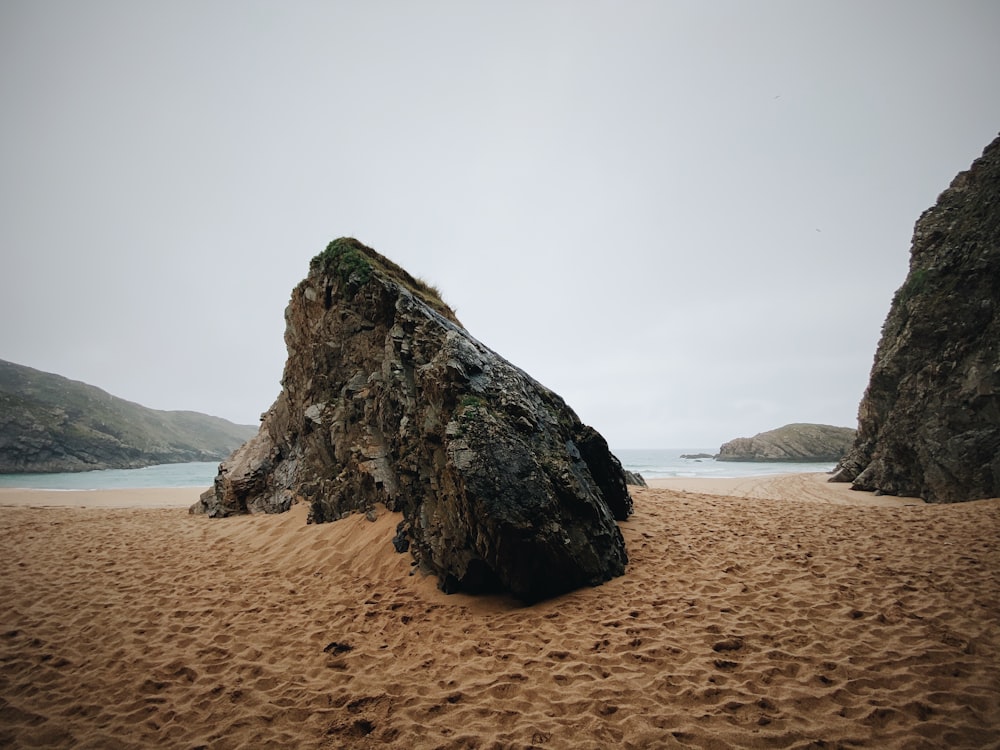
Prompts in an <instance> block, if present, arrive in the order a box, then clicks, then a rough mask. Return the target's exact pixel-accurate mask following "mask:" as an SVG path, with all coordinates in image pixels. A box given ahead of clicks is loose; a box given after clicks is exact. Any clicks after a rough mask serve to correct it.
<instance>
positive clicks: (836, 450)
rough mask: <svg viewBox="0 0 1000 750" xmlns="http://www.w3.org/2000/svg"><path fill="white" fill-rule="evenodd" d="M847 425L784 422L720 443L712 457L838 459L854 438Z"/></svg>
mask: <svg viewBox="0 0 1000 750" xmlns="http://www.w3.org/2000/svg"><path fill="white" fill-rule="evenodd" d="M854 435H855V431H854V430H853V429H852V428H850V427H833V426H831V425H826V424H788V425H785V426H784V427H779V428H778V429H776V430H770V431H768V432H761V433H759V434H757V435H754V436H753V437H752V438H736V439H735V440H730V441H729V442H728V443H723V445H722V447H721V448H719V454H718V455H717V456H716V457H715V460H716V461H789V462H792V461H801V462H816V463H821V462H824V461H830V462H833V461H839V460H840V459H841V458H843V456H844V454H845V453H846V452H847V449H848V448H850V447H851V443H852V442H853V441H854Z"/></svg>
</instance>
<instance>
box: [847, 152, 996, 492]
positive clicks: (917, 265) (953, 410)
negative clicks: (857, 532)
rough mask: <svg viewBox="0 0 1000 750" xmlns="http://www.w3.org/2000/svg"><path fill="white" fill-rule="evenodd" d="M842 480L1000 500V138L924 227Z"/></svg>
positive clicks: (916, 234) (917, 231) (885, 333)
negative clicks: (998, 498)
mask: <svg viewBox="0 0 1000 750" xmlns="http://www.w3.org/2000/svg"><path fill="white" fill-rule="evenodd" d="M835 480H837V481H847V482H852V483H853V486H854V488H855V489H860V490H873V491H878V492H883V493H886V494H891V495H904V496H911V497H922V498H924V499H925V500H928V501H930V502H959V501H963V500H975V499H978V498H986V497H996V496H1000V138H997V139H996V140H994V141H993V143H991V144H990V145H989V146H987V147H986V149H985V150H984V151H983V155H982V156H981V157H980V158H979V159H977V160H976V161H975V162H974V163H973V164H972V166H971V168H970V169H969V170H968V171H967V172H962V173H960V174H959V175H958V176H957V177H955V179H954V180H953V181H952V183H951V185H950V187H948V189H947V190H945V191H944V192H943V193H942V194H941V195H940V196H939V197H938V200H937V204H936V205H935V206H933V207H932V208H930V209H928V210H927V211H925V212H924V213H923V215H922V216H921V217H920V219H919V220H918V221H917V223H916V226H915V228H914V231H913V244H912V246H911V250H910V270H909V273H908V274H907V277H906V281H905V282H903V286H902V287H900V289H899V291H897V292H896V295H895V297H894V298H893V301H892V306H891V308H890V309H889V315H888V317H887V318H886V320H885V324H884V325H883V327H882V338H881V340H880V342H879V344H878V349H877V351H876V353H875V362H874V365H873V366H872V371H871V378H870V380H869V383H868V388H867V390H866V391H865V394H864V397H863V398H862V400H861V405H860V407H859V409H858V436H857V440H856V442H855V443H854V445H853V447H852V448H851V450H850V452H849V453H848V455H847V456H845V458H844V460H843V461H842V462H841V465H840V471H839V472H838V474H837V475H836V476H835Z"/></svg>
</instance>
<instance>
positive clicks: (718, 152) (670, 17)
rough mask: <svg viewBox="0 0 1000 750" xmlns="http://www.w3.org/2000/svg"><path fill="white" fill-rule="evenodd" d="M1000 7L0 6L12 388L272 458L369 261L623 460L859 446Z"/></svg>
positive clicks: (2, 336) (962, 141) (698, 2)
mask: <svg viewBox="0 0 1000 750" xmlns="http://www.w3.org/2000/svg"><path fill="white" fill-rule="evenodd" d="M998 33H1000V4H998V3H997V2H996V0H982V1H981V2H940V1H935V2H914V1H913V0H900V1H898V2H872V1H870V0H865V1H864V2H845V1H844V0H836V1H831V2H803V1H801V0H789V1H787V2H749V1H740V2H707V1H704V0H691V1H690V2H670V1H668V0H657V1H655V2H581V1H579V0H573V1H572V2H545V1H544V0H532V1H530V2H503V3H498V2H489V3H487V2H468V1H466V0H462V1H456V2H409V1H407V2H339V3H338V2H329V1H327V2H277V1H276V0H275V1H272V2H253V1H252V0H240V1H238V2H236V1H234V2H211V1H209V2H205V1H202V0H198V2H183V1H181V2H179V1H178V0H171V1H170V2H152V1H145V2H143V1H139V0H122V1H121V2H106V1H103V0H89V1H88V2H77V1H76V0H67V1H66V2H46V1H44V0H24V1H23V2H22V1H19V0H2V2H0V107H2V113H3V116H2V119H0V128H2V136H3V137H2V140H0V159H2V163H0V251H2V253H3V255H2V258H3V271H2V274H0V315H2V328H0V359H6V360H11V361H14V362H17V363H20V364H24V365H29V366H31V367H35V368H38V369H42V370H46V371H49V372H56V373H59V374H61V375H65V376H67V377H71V378H74V379H78V380H83V381H86V382H89V383H92V384H94V385H97V386H99V387H101V388H104V389H105V390H107V391H110V392H111V393H113V394H115V395H118V396H121V397H123V398H127V399H130V400H133V401H137V402H139V403H142V404H145V405H147V406H151V407H154V408H158V409H194V410H198V411H203V412H207V413H210V414H215V415H220V416H223V417H226V418H228V419H231V420H234V421H237V422H244V423H255V422H256V421H257V418H258V415H259V414H260V412H262V411H264V410H266V409H267V408H268V407H269V406H270V404H271V403H272V402H273V400H274V398H275V397H276V396H277V394H278V392H279V390H280V382H279V381H280V377H281V371H282V368H283V366H284V362H285V348H284V341H283V338H282V335H283V331H284V318H283V311H284V308H285V305H286V303H287V301H288V298H289V293H290V292H291V289H292V287H293V286H294V285H295V284H296V283H297V282H298V281H300V280H301V279H302V278H303V277H304V276H305V274H306V272H307V270H308V265H309V259H310V258H311V257H312V256H314V255H315V254H316V253H318V252H319V251H321V250H322V249H323V248H324V247H325V246H326V244H327V242H329V241H330V240H331V239H333V238H335V237H339V236H344V235H350V236H354V237H357V238H358V239H360V240H361V241H362V242H364V243H366V244H368V245H370V246H372V247H374V248H375V249H377V250H378V251H379V252H381V253H383V254H384V255H387V256H388V257H390V258H392V259H393V260H395V261H396V262H398V263H399V264H401V265H402V266H403V267H404V268H406V269H407V270H409V271H410V272H411V273H413V274H415V275H418V276H421V277H423V278H425V279H426V280H428V281H429V282H431V283H433V284H434V285H436V286H437V287H439V288H440V289H441V291H442V293H443V296H444V298H445V300H446V301H447V302H448V303H449V304H450V305H451V306H452V307H454V308H455V309H456V311H457V314H458V316H459V318H460V319H461V320H462V322H463V323H464V324H465V326H466V327H467V328H468V330H469V331H470V332H471V333H472V334H473V335H474V336H476V337H477V338H478V339H480V340H481V341H482V342H484V343H485V344H486V345H487V346H489V347H491V348H493V349H494V350H496V351H497V352H499V353H500V354H501V355H503V356H504V357H506V358H507V359H509V360H510V361H512V362H513V363H514V364H516V365H518V366H519V367H521V368H523V369H525V370H526V371H527V372H529V373H530V374H531V375H533V376H534V377H535V378H537V379H538V380H540V381H541V382H542V383H544V384H545V385H547V386H549V387H550V388H552V389H553V390H555V391H556V392H557V393H559V394H560V395H562V396H563V397H564V398H565V399H566V400H567V401H568V402H569V404H570V405H571V406H572V407H573V408H574V409H575V410H576V411H577V413H578V414H579V415H580V416H581V418H582V419H583V420H584V421H585V422H588V423H590V424H592V425H594V426H595V427H596V428H597V429H598V430H600V431H601V432H602V433H603V434H604V435H605V436H606V437H607V438H608V440H609V442H610V443H611V445H612V446H613V447H616V448H636V447H651V448H652V447H705V448H717V447H718V445H719V444H720V443H721V442H723V441H725V440H729V439H730V438H733V437H737V436H742V435H753V434H755V433H757V432H761V431H763V430H768V429H771V428H774V427H778V426H780V425H783V424H786V423H788V422H823V423H831V424H837V425H849V426H854V425H855V424H856V417H857V407H858V402H859V400H860V398H861V395H862V393H863V391H864V388H865V386H866V384H867V381H868V374H869V370H870V368H871V364H872V358H873V356H874V352H875V346H876V343H877V341H878V337H879V333H880V328H881V325H882V321H883V320H884V319H885V315H886V313H887V312H888V309H889V304H890V301H891V299H892V295H893V292H894V291H895V290H896V289H897V288H898V287H899V286H900V285H901V283H902V281H903V279H904V277H905V275H906V270H907V263H908V258H909V246H910V239H911V234H912V229H913V224H914V222H915V221H916V219H917V217H918V216H919V215H920V213H921V212H922V211H923V210H924V209H926V208H928V207H929V206H931V205H933V203H934V202H935V200H936V198H937V195H938V194H939V193H940V192H941V191H942V190H944V189H945V188H946V187H947V186H948V184H949V182H950V181H951V179H952V178H953V177H954V176H955V174H956V173H957V172H959V171H961V170H964V169H966V168H968V166H969V164H970V163H971V162H972V160H973V159H975V158H976V157H978V156H979V155H980V153H981V152H982V149H983V148H984V147H985V146H986V144H987V143H989V142H990V141H991V140H993V138H994V137H996V135H997V132H998V130H1000V96H998V95H997V79H996V76H997V72H998V71H1000V45H998V44H997V38H998Z"/></svg>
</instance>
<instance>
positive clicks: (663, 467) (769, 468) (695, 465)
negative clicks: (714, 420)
mask: <svg viewBox="0 0 1000 750" xmlns="http://www.w3.org/2000/svg"><path fill="white" fill-rule="evenodd" d="M613 453H614V454H615V455H616V456H618V460H619V461H621V462H622V466H624V467H625V468H626V469H628V470H629V471H634V472H638V473H639V474H642V476H643V477H644V478H645V479H662V478H665V477H715V478H723V477H750V476H761V475H768V474H790V473H793V472H829V471H833V468H834V464H830V463H821V464H812V463H749V462H748V463H743V462H731V461H715V460H714V459H711V458H703V459H691V458H681V454H685V453H686V454H691V453H709V454H712V453H715V451H714V450H712V449H711V448H677V449H659V450H635V449H632V450H625V449H622V450H613ZM218 470H219V464H218V463H217V462H214V461H208V462H199V463H188V464H163V465H160V466H147V467H145V468H143V469H106V470H103V471H81V472H75V473H71V474H0V487H16V488H19V489H40V490H113V489H137V488H145V487H209V486H211V484H212V482H213V481H214V479H215V475H216V473H217V472H218Z"/></svg>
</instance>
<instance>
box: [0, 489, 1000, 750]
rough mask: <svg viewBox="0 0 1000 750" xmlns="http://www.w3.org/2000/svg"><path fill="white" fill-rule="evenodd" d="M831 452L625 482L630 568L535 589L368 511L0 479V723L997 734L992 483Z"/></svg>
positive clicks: (301, 742) (427, 744)
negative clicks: (504, 584) (821, 463)
mask: <svg viewBox="0 0 1000 750" xmlns="http://www.w3.org/2000/svg"><path fill="white" fill-rule="evenodd" d="M824 479H825V478H824V477H822V476H818V475H808V476H802V475H800V476H798V477H793V478H789V477H769V478H763V479H762V478H755V479H752V480H747V479H743V480H678V481H677V482H672V481H668V482H666V483H665V484H664V483H662V482H660V483H657V484H658V485H659V486H657V487H652V488H650V489H644V490H636V491H635V492H634V493H633V496H634V499H635V506H636V513H635V515H634V517H633V518H632V519H630V520H629V521H627V522H625V523H623V524H622V529H623V532H624V534H625V538H626V542H627V545H628V551H629V555H630V559H631V561H630V564H629V567H628V571H627V573H626V575H625V576H623V577H620V578H617V579H615V580H613V581H611V582H609V583H607V584H605V585H603V586H600V587H597V588H593V589H587V590H582V591H577V592H574V593H572V594H569V595H566V596H563V597H560V598H558V599H555V600H551V601H548V602H544V603H542V604H539V605H535V606H533V607H530V608H529V607H523V606H520V605H518V604H517V603H516V602H513V601H511V600H508V599H506V598H503V597H487V598H472V597H468V596H462V595H454V596H446V595H444V594H442V593H440V592H439V591H438V590H437V589H436V587H435V584H434V581H433V579H425V578H423V577H421V576H420V575H419V574H417V575H410V573H411V565H410V562H411V560H410V557H409V555H400V554H396V553H395V552H394V551H393V549H392V546H391V544H390V539H391V537H392V535H393V533H394V530H395V526H396V523H397V522H398V517H396V516H394V515H393V514H390V513H387V512H385V511H382V512H381V514H380V516H379V518H378V519H377V520H376V521H374V522H373V521H369V520H366V519H365V518H364V517H363V516H354V517H351V518H348V519H345V520H343V521H339V522H337V523H333V524H324V525H320V526H307V525H306V523H305V508H304V507H303V506H295V507H293V509H292V511H291V512H290V513H288V514H285V515H282V516H257V517H242V518H234V519H225V520H211V519H207V518H204V517H196V516H189V515H188V514H187V512H186V507H187V506H188V505H189V504H190V503H192V502H194V500H195V499H196V498H197V496H198V493H199V491H198V490H138V491H133V490H123V491H115V492H112V493H106V492H57V493H42V492H37V491H22V490H4V491H0V534H2V540H3V541H2V544H0V562H2V569H3V572H4V574H3V576H2V578H0V659H2V670H0V747H15V748H20V747H49V748H102V749H106V748H146V747H156V748H187V749H188V750H191V749H193V748H246V747H255V748H262V747H295V748H342V747H344V748H354V747H358V748H365V747H372V748H374V747H398V748H437V747H443V748H508V747H510V748H527V747H538V748H611V747H624V748H646V747H652V748H656V747H668V748H733V747H735V748H840V747H844V748H847V747H852V748H853V747H867V748H942V747H949V748H998V747H1000V552H998V550H997V540H998V539H1000V500H983V501H977V502H973V503H964V504H960V505H948V506H935V505H924V504H922V503H920V502H919V501H913V500H905V499H899V498H873V497H871V496H869V495H866V494H863V493H855V492H851V491H850V490H848V489H847V488H846V487H844V486H842V485H840V486H837V485H828V484H826V483H825V482H824V481H823V480H824ZM719 482H721V484H719Z"/></svg>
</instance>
